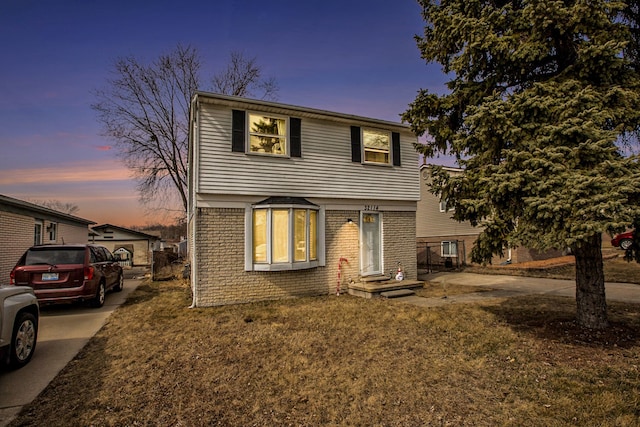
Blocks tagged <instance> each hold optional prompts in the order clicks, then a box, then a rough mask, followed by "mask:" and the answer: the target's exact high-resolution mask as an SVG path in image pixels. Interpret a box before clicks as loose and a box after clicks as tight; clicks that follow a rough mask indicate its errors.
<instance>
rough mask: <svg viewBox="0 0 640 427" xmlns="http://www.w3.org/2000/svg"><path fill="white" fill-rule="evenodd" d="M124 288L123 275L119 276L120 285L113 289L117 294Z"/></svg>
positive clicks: (117, 284)
mask: <svg viewBox="0 0 640 427" xmlns="http://www.w3.org/2000/svg"><path fill="white" fill-rule="evenodd" d="M123 288H124V275H123V274H121V275H119V276H118V283H116V285H115V286H114V287H113V290H114V291H115V292H120V291H121V290H122V289H123Z"/></svg>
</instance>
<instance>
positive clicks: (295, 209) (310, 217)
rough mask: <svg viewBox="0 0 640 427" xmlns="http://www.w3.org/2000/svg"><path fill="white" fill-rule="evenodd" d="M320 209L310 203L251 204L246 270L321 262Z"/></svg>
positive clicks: (303, 266)
mask: <svg viewBox="0 0 640 427" xmlns="http://www.w3.org/2000/svg"><path fill="white" fill-rule="evenodd" d="M319 212H320V209H319V207H318V206H316V205H312V204H309V203H306V204H305V203H293V204H292V203H277V202H270V201H269V199H267V201H265V202H261V203H258V204H256V205H253V206H252V207H251V208H250V212H248V215H247V218H248V222H250V226H249V225H248V227H247V245H246V247H247V251H246V252H247V253H246V257H247V260H246V261H247V262H246V264H247V270H258V271H280V270H298V269H304V268H312V267H317V266H318V265H322V263H321V259H320V258H321V257H320V253H321V242H322V239H323V235H322V228H321V227H320V226H319V224H320V220H319V217H320V214H319Z"/></svg>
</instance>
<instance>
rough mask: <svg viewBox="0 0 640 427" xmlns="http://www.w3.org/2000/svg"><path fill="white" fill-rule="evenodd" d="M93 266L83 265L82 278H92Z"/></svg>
mask: <svg viewBox="0 0 640 427" xmlns="http://www.w3.org/2000/svg"><path fill="white" fill-rule="evenodd" d="M93 272H94V270H93V267H85V268H84V280H91V279H93Z"/></svg>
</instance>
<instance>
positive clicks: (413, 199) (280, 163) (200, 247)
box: [188, 92, 420, 306]
mask: <svg viewBox="0 0 640 427" xmlns="http://www.w3.org/2000/svg"><path fill="white" fill-rule="evenodd" d="M414 142H416V137H415V135H414V134H413V133H412V132H411V131H410V129H409V127H408V126H405V125H402V124H400V123H394V122H389V121H383V120H376V119H371V118H366V117H359V116H354V115H348V114H342V113H336V112H331V111H324V110H318V109H312V108H305V107H297V106H291V105H285V104H280V103H274V102H267V101H257V100H249V99H244V98H238V97H231V96H224V95H217V94H211V93H204V92H199V93H197V94H196V95H195V96H194V98H193V100H192V104H191V117H190V130H189V208H188V220H189V257H190V262H191V286H192V292H193V305H194V306H213V305H222V304H231V303H240V302H250V301H258V300H266V299H277V298H286V297H293V296H306V295H323V294H324V295H326V294H329V293H333V292H336V291H337V289H338V288H340V289H341V290H343V291H344V289H345V288H346V287H348V285H349V283H350V282H359V281H360V280H361V279H362V278H364V277H371V276H376V275H383V274H386V275H387V276H388V275H389V273H390V272H395V271H396V270H397V269H398V267H400V268H401V269H402V270H403V274H404V277H405V278H406V279H414V280H415V279H416V277H417V265H416V245H415V236H416V203H417V201H418V199H419V198H420V187H419V181H418V176H419V175H418V161H417V154H416V152H415V150H414V149H413V146H412V144H413V143H414Z"/></svg>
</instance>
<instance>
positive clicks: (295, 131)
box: [289, 117, 302, 157]
mask: <svg viewBox="0 0 640 427" xmlns="http://www.w3.org/2000/svg"><path fill="white" fill-rule="evenodd" d="M301 138H302V137H301V120H300V119H298V118H296V117H290V118H289V141H291V157H302V141H301Z"/></svg>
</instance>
